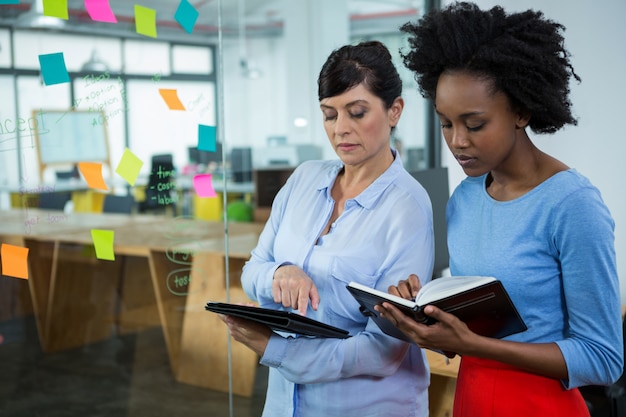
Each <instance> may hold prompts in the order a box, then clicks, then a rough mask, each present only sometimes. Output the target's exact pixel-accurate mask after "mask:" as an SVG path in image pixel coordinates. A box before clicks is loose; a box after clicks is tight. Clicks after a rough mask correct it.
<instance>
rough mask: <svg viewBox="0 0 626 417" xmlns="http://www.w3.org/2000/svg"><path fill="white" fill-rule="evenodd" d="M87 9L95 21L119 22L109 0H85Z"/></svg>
mask: <svg viewBox="0 0 626 417" xmlns="http://www.w3.org/2000/svg"><path fill="white" fill-rule="evenodd" d="M85 9H86V10H87V13H88V14H89V17H91V20H93V21H95V22H107V23H117V18H116V17H115V15H114V14H113V10H111V5H110V4H109V0H85Z"/></svg>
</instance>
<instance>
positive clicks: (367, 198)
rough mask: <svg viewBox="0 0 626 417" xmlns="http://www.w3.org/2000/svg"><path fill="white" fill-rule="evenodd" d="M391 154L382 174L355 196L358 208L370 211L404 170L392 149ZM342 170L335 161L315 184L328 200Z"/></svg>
mask: <svg viewBox="0 0 626 417" xmlns="http://www.w3.org/2000/svg"><path fill="white" fill-rule="evenodd" d="M391 152H392V153H393V156H394V158H393V162H392V164H391V165H390V166H389V168H387V169H386V170H385V172H383V173H382V174H381V175H380V176H379V177H378V178H376V180H375V181H374V182H373V183H372V184H370V186H369V187H367V188H366V189H365V190H363V192H362V193H361V194H359V195H358V196H356V197H355V198H354V199H353V200H354V201H356V202H357V203H358V204H359V205H360V206H362V207H363V208H366V209H371V208H372V207H373V206H374V205H375V204H376V202H377V201H378V200H379V199H380V198H381V196H382V195H383V192H384V191H385V189H386V188H387V187H389V185H391V184H393V182H394V181H395V179H396V178H397V177H398V175H399V173H400V172H401V171H402V170H403V169H404V168H403V165H402V159H401V158H400V155H399V154H398V152H396V151H395V150H394V149H391ZM342 169H343V163H342V162H341V161H340V160H337V161H336V163H335V164H334V165H333V166H332V168H331V169H329V170H328V171H327V172H328V173H327V175H325V176H324V175H322V176H320V178H319V181H318V184H317V187H316V188H317V190H318V191H323V190H326V195H327V197H328V198H331V197H330V188H331V187H332V186H333V184H334V183H335V180H336V179H337V174H338V173H339V171H341V170H342Z"/></svg>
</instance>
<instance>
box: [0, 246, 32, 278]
mask: <svg viewBox="0 0 626 417" xmlns="http://www.w3.org/2000/svg"><path fill="white" fill-rule="evenodd" d="M0 258H2V275H6V276H8V277H15V278H23V279H28V248H23V247H20V246H13V245H7V244H6V243H3V244H2V246H0Z"/></svg>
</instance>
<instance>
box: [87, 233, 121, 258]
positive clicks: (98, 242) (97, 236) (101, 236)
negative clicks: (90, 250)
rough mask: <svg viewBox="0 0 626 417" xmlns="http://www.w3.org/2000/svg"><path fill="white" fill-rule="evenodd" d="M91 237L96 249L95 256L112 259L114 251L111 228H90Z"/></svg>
mask: <svg viewBox="0 0 626 417" xmlns="http://www.w3.org/2000/svg"><path fill="white" fill-rule="evenodd" d="M91 238H92V239H93V246H94V248H95V249H96V258H98V259H103V260H105V261H114V260H115V253H114V252H113V240H114V238H115V232H114V231H113V230H98V229H92V230H91Z"/></svg>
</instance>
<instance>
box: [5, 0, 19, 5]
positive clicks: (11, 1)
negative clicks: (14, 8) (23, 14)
mask: <svg viewBox="0 0 626 417" xmlns="http://www.w3.org/2000/svg"><path fill="white" fill-rule="evenodd" d="M3 4H20V0H0V5H3Z"/></svg>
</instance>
